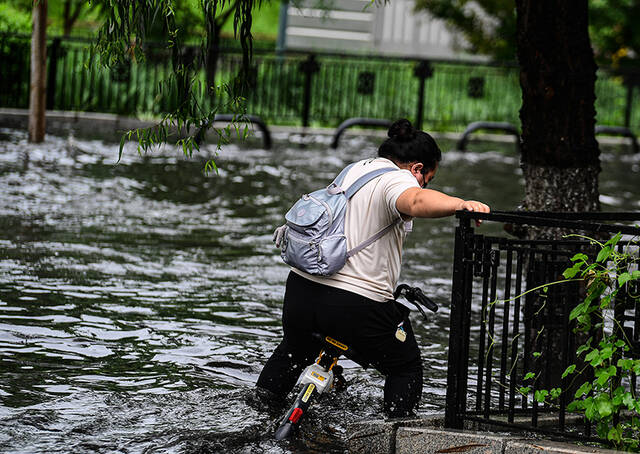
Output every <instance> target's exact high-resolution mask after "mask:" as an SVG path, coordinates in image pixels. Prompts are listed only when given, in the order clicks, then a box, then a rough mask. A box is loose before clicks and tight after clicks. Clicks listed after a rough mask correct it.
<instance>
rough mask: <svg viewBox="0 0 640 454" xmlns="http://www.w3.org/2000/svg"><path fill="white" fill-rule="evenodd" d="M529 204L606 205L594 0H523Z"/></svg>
mask: <svg viewBox="0 0 640 454" xmlns="http://www.w3.org/2000/svg"><path fill="white" fill-rule="evenodd" d="M516 9H517V17H518V22H517V25H518V34H517V49H518V62H519V64H520V85H521V87H522V108H521V109H520V119H521V122H522V148H521V150H522V156H521V165H522V169H523V172H524V177H525V203H524V204H525V209H527V210H545V211H594V210H599V208H600V204H599V192H598V174H599V172H600V159H599V156H600V150H599V148H598V142H597V141H596V139H595V115H596V111H595V105H594V104H595V81H596V69H597V66H596V63H595V60H594V55H593V50H592V48H591V44H590V40H589V33H588V4H587V0H564V1H563V0H516Z"/></svg>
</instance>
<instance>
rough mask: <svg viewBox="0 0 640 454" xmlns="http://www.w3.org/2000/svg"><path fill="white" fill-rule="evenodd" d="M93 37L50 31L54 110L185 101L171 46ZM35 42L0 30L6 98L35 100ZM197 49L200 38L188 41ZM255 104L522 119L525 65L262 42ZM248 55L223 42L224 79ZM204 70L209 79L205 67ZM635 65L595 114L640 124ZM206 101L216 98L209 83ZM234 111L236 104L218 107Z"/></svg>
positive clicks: (285, 118)
mask: <svg viewBox="0 0 640 454" xmlns="http://www.w3.org/2000/svg"><path fill="white" fill-rule="evenodd" d="M89 45H90V42H88V41H82V40H77V39H73V40H72V39H64V40H63V39H59V38H57V39H51V40H49V48H48V53H47V59H48V69H47V70H48V94H47V107H48V109H54V110H72V111H90V112H107V113H117V114H124V115H136V116H157V115H161V114H163V113H166V112H168V111H171V110H173V109H174V108H175V107H176V106H177V104H178V102H179V99H178V95H177V89H176V88H175V86H174V85H172V84H169V85H167V86H165V90H164V92H163V95H161V96H159V95H158V94H157V88H158V86H159V84H161V83H162V81H163V80H166V79H167V76H168V75H169V74H170V72H171V52H170V50H169V49H166V48H163V47H159V46H153V45H149V47H148V49H147V58H146V59H145V60H144V61H140V62H131V63H129V64H127V65H123V66H121V67H119V68H114V69H111V70H108V69H105V68H103V67H101V66H100V65H99V62H98V61H97V59H94V60H93V61H92V60H90V52H89ZM29 46H30V41H29V39H28V38H26V37H15V36H1V37H0V57H1V59H2V65H0V87H2V88H1V91H0V106H1V107H15V108H26V107H28V98H29V52H30V51H29ZM187 52H188V53H190V54H191V55H192V56H195V55H197V54H198V53H199V52H200V49H199V48H198V47H192V48H188V49H187ZM254 64H255V68H254V75H255V81H254V82H255V83H254V86H253V89H252V90H251V93H250V95H249V96H248V99H247V113H249V114H252V115H258V116H260V117H262V119H263V120H264V121H266V122H267V123H269V124H293V125H314V126H328V127H335V126H337V125H338V124H340V123H341V122H342V121H344V120H345V119H347V118H352V117H372V118H380V119H395V118H398V117H407V118H409V119H411V120H413V121H414V122H415V123H416V124H420V123H421V122H422V123H423V126H425V127H428V128H432V129H439V130H459V129H462V128H463V127H464V126H465V125H466V124H468V123H470V122H473V121H503V122H511V123H513V124H515V125H518V124H519V117H518V114H519V109H520V104H521V94H520V87H519V83H518V77H519V76H518V68H517V67H516V66H508V65H490V64H478V63H464V62H446V61H430V62H425V61H419V60H410V59H391V58H388V57H386V58H378V57H368V56H366V57H365V56H363V57H356V56H349V57H346V56H337V55H312V54H286V55H276V54H275V53H274V52H272V51H261V50H258V51H257V52H256V53H255V58H254ZM240 65H241V56H240V54H239V53H238V51H237V50H230V51H227V52H223V53H222V54H221V56H220V59H219V61H218V65H217V72H216V79H217V80H218V81H228V80H229V78H230V77H232V76H234V75H236V74H237V73H238V71H239V68H240ZM195 75H196V77H197V78H198V79H199V80H200V81H201V82H203V86H204V85H205V84H204V82H205V80H206V76H205V73H204V70H199V71H197V72H196V74H195ZM635 80H637V78H635V77H632V76H631V75H616V74H614V73H612V72H610V71H607V70H600V71H599V73H598V81H597V83H596V93H597V100H596V108H597V115H598V116H597V121H598V124H600V125H613V126H627V127H630V128H631V129H632V130H633V131H634V132H636V133H638V132H640V131H639V130H640V109H638V108H635V106H634V102H635V93H636V91H637V89H636V88H634V85H633V84H634V83H635V82H634V81H635ZM200 102H201V103H202V105H203V106H205V107H207V106H210V105H212V99H211V97H210V96H209V95H208V94H207V91H206V90H205V89H202V90H201V93H200ZM220 113H228V112H220Z"/></svg>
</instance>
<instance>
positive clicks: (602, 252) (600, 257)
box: [596, 246, 611, 263]
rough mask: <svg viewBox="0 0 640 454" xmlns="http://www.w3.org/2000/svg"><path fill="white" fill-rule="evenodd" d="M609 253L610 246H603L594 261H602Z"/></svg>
mask: <svg viewBox="0 0 640 454" xmlns="http://www.w3.org/2000/svg"><path fill="white" fill-rule="evenodd" d="M610 255H611V247H610V246H605V247H603V248H602V249H601V250H600V252H599V253H598V257H596V262H599V263H600V262H603V261H605V260H607V259H608V258H609V256H610Z"/></svg>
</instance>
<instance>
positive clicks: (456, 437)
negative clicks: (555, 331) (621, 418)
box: [347, 415, 619, 454]
mask: <svg viewBox="0 0 640 454" xmlns="http://www.w3.org/2000/svg"><path fill="white" fill-rule="evenodd" d="M443 424H444V417H443V415H433V416H426V417H422V418H412V419H397V420H392V419H390V420H373V421H361V422H356V423H352V424H350V425H349V426H348V427H347V448H348V452H349V453H352V454H415V453H430V454H431V453H434V454H444V453H465V454H543V453H544V454H616V453H619V451H615V450H611V449H603V448H597V447H591V446H580V445H577V444H573V443H562V442H555V441H549V440H542V439H532V438H523V437H518V436H515V435H514V434H509V433H501V432H490V431H473V430H454V429H444V428H443Z"/></svg>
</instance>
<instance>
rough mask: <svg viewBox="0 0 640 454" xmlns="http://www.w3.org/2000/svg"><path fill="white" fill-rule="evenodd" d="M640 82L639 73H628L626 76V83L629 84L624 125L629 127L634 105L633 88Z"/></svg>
mask: <svg viewBox="0 0 640 454" xmlns="http://www.w3.org/2000/svg"><path fill="white" fill-rule="evenodd" d="M638 82H640V75H639V74H635V73H634V74H627V75H626V76H625V78H624V84H625V85H626V86H627V101H626V104H625V109H624V126H625V128H629V127H630V125H631V107H632V106H633V89H634V88H635V87H636V85H638Z"/></svg>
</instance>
